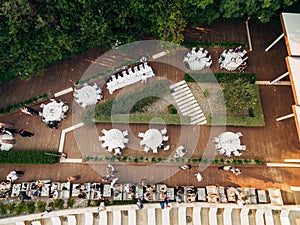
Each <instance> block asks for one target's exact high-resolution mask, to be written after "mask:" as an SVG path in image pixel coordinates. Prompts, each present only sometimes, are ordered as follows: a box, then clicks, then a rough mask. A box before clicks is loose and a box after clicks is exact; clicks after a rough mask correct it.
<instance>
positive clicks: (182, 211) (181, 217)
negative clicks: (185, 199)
mask: <svg viewBox="0 0 300 225" xmlns="http://www.w3.org/2000/svg"><path fill="white" fill-rule="evenodd" d="M178 224H180V225H186V207H178Z"/></svg>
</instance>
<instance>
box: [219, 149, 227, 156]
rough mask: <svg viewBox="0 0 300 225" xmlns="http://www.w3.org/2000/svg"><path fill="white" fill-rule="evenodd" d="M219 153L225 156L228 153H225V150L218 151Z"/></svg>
mask: <svg viewBox="0 0 300 225" xmlns="http://www.w3.org/2000/svg"><path fill="white" fill-rule="evenodd" d="M218 152H219V154H221V155H224V154H225V152H226V151H225V149H223V148H221V149H218Z"/></svg>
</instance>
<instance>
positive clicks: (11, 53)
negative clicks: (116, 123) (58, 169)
mask: <svg viewBox="0 0 300 225" xmlns="http://www.w3.org/2000/svg"><path fill="white" fill-rule="evenodd" d="M295 2H297V0H285V1H281V0H272V1H271V0H259V1H257V0H247V1H242V0H220V1H216V0H123V1H119V0H109V1H106V0H73V1H69V0H3V1H2V3H1V5H0V33H1V36H0V41H1V45H0V59H1V64H0V74H1V78H0V83H1V82H4V81H6V80H9V79H12V78H14V77H16V76H18V75H19V76H21V77H23V78H30V76H32V75H37V74H39V73H41V71H42V69H43V68H45V67H46V66H47V65H49V64H50V63H53V62H56V61H58V60H61V59H64V58H66V57H69V56H71V55H73V54H77V53H79V52H82V51H85V50H87V49H90V48H95V47H99V46H111V44H112V43H113V42H114V41H116V40H117V39H118V40H121V41H122V43H127V42H130V41H134V40H138V39H141V38H143V37H145V36H146V37H149V36H150V37H152V38H155V39H160V40H164V41H170V42H173V43H176V44H179V43H180V42H182V41H183V38H184V37H183V31H184V29H185V27H186V24H192V25H199V24H200V23H211V22H212V21H214V20H216V19H218V18H245V17H246V16H253V17H255V18H259V20H261V21H262V22H268V21H269V20H270V18H271V17H273V16H277V15H278V12H279V11H280V10H281V9H286V8H287V7H288V6H291V5H292V4H293V3H295Z"/></svg>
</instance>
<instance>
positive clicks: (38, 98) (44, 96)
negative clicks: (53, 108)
mask: <svg viewBox="0 0 300 225" xmlns="http://www.w3.org/2000/svg"><path fill="white" fill-rule="evenodd" d="M49 96H50V94H49V93H46V94H42V95H38V96H36V97H32V98H29V99H27V100H24V101H23V102H19V103H16V104H14V105H10V106H7V107H4V108H0V116H3V115H5V114H8V113H11V112H13V111H16V110H18V109H20V108H22V107H24V106H26V105H31V104H34V103H37V102H40V101H43V100H46V99H48V98H49Z"/></svg>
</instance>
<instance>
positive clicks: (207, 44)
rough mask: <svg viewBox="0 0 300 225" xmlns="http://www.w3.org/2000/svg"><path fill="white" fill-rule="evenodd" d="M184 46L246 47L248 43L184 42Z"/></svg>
mask: <svg viewBox="0 0 300 225" xmlns="http://www.w3.org/2000/svg"><path fill="white" fill-rule="evenodd" d="M182 45H183V46H185V47H187V48H193V47H202V48H233V49H234V48H236V47H238V46H242V48H246V47H247V44H245V43H243V42H197V41H191V42H183V43H182Z"/></svg>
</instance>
